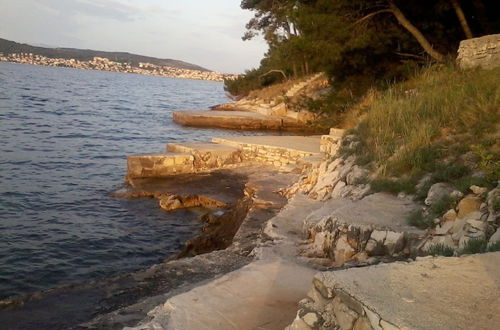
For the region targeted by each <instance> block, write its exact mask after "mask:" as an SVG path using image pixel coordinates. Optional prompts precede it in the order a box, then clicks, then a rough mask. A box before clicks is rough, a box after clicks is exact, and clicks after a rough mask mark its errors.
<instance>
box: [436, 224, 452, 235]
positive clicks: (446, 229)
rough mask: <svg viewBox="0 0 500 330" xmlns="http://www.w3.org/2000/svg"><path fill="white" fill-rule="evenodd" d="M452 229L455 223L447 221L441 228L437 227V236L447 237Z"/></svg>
mask: <svg viewBox="0 0 500 330" xmlns="http://www.w3.org/2000/svg"><path fill="white" fill-rule="evenodd" d="M451 228H453V222H452V221H446V222H445V223H443V224H442V225H441V226H437V227H436V235H446V234H448V232H450V230H451Z"/></svg>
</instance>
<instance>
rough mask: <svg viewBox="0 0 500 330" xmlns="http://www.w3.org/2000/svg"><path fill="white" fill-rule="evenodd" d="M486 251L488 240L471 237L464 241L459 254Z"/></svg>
mask: <svg viewBox="0 0 500 330" xmlns="http://www.w3.org/2000/svg"><path fill="white" fill-rule="evenodd" d="M487 251H488V241H486V240H485V239H481V238H476V239H471V240H469V241H467V243H465V245H464V247H463V248H462V249H461V250H460V252H459V254H461V255H462V254H476V253H485V252H487Z"/></svg>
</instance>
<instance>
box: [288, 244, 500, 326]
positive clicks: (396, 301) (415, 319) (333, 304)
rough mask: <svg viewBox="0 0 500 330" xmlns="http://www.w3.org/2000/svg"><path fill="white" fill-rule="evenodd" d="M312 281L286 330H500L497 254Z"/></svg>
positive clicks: (334, 274) (499, 257)
mask: <svg viewBox="0 0 500 330" xmlns="http://www.w3.org/2000/svg"><path fill="white" fill-rule="evenodd" d="M312 282H313V285H312V289H311V290H310V291H309V294H308V298H306V299H303V300H301V302H300V303H299V308H300V309H299V312H298V313H297V317H296V319H295V321H294V322H293V323H292V324H291V325H290V326H289V327H288V328H287V329H289V330H292V329H325V328H329V329H382V330H386V329H391V330H392V329H415V330H419V329H421V330H424V329H425V330H438V329H498V325H499V324H500V313H499V312H498V311H499V306H500V298H499V295H498V292H499V283H500V252H492V253H485V254H475V255H469V256H464V257H460V258H445V257H439V258H433V257H426V258H417V260H416V261H414V262H409V263H408V262H398V263H391V264H379V265H376V266H370V267H363V268H351V269H347V270H341V271H333V272H323V273H318V274H317V275H316V276H315V277H314V279H313V281H312ZM471 306H473V308H471Z"/></svg>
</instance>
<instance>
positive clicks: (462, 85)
mask: <svg viewBox="0 0 500 330" xmlns="http://www.w3.org/2000/svg"><path fill="white" fill-rule="evenodd" d="M499 108H500V68H496V69H493V70H482V69H475V70H459V69H457V68H456V67H454V66H436V67H430V68H427V69H425V70H424V71H423V72H421V73H419V74H418V75H416V76H415V77H414V78H412V79H410V80H408V81H406V82H404V83H400V84H397V85H394V86H393V87H391V88H389V89H388V90H387V91H386V92H385V93H382V94H381V95H380V96H378V98H377V100H375V102H374V103H373V104H372V105H371V108H370V110H369V111H368V113H367V115H366V118H365V119H364V121H363V122H362V124H361V125H359V128H358V130H359V136H360V138H361V139H362V140H363V145H366V146H369V148H366V150H363V153H370V154H371V155H372V157H371V158H372V159H374V160H375V162H376V164H377V166H378V167H379V168H380V170H381V174H383V175H401V174H405V173H416V172H429V171H433V170H434V169H435V167H436V164H437V162H436V161H437V160H439V159H443V158H444V157H446V156H447V155H446V154H447V153H448V152H450V150H449V148H447V147H446V143H442V142H443V141H446V139H447V137H449V136H460V138H461V139H462V140H463V142H464V143H465V144H473V143H475V142H477V141H478V140H479V139H481V137H482V136H484V135H486V134H490V133H494V132H495V131H496V129H498V126H497V125H498V124H499V119H500V114H499Z"/></svg>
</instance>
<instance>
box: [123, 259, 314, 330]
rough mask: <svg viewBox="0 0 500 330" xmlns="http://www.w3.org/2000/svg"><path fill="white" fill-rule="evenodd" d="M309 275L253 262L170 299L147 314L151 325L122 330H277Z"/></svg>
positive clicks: (277, 263)
mask: <svg viewBox="0 0 500 330" xmlns="http://www.w3.org/2000/svg"><path fill="white" fill-rule="evenodd" d="M313 274H314V271H313V270H311V269H308V268H306V267H303V266H299V265H297V264H295V263H290V262H286V261H283V260H272V261H257V262H253V263H251V264H250V265H247V266H245V267H243V268H242V269H239V270H237V271H234V272H231V273H228V274H226V275H224V276H222V277H221V278H219V279H217V280H214V281H212V282H210V283H207V284H205V285H203V286H200V287H197V288H194V289H193V290H191V291H189V292H186V293H184V294H181V295H178V296H175V297H172V298H170V299H169V300H167V301H166V302H165V303H164V304H163V305H161V306H159V307H157V308H156V309H154V310H153V311H151V312H150V313H149V316H150V317H152V320H151V321H149V322H148V323H146V324H143V325H141V326H138V327H136V328H125V329H171V330H175V329H178V330H184V329H207V330H211V329H213V330H216V329H217V330H226V329H227V330H229V329H234V330H236V329H237V330H246V329H248V330H249V329H283V328H284V327H285V326H286V325H287V324H290V323H291V322H292V320H293V318H294V317H295V310H296V309H297V302H298V301H299V300H300V299H301V298H302V297H304V295H305V294H306V293H307V290H308V288H309V286H310V283H311V278H312V276H313Z"/></svg>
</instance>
